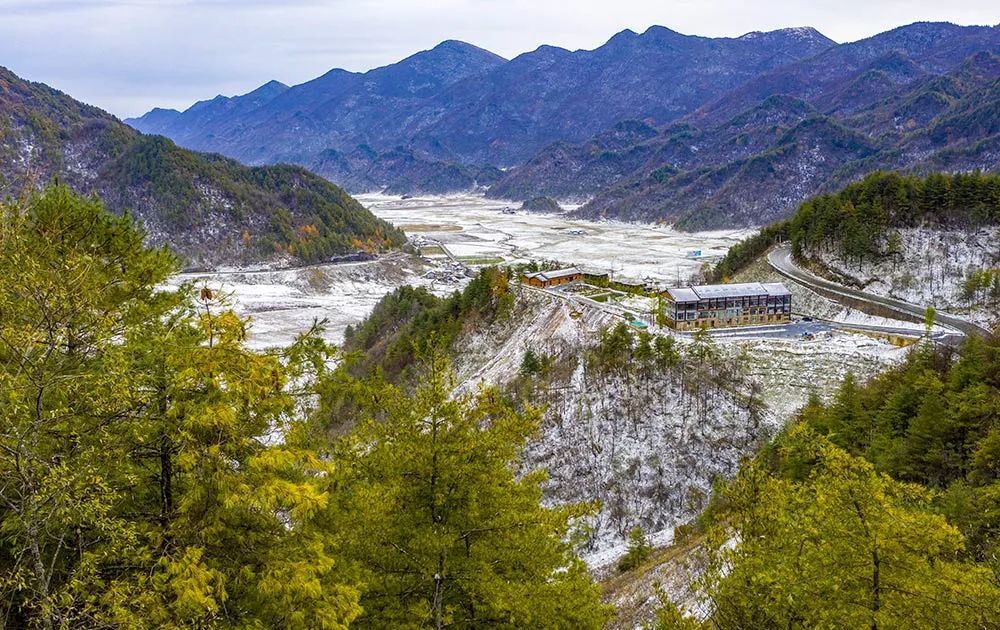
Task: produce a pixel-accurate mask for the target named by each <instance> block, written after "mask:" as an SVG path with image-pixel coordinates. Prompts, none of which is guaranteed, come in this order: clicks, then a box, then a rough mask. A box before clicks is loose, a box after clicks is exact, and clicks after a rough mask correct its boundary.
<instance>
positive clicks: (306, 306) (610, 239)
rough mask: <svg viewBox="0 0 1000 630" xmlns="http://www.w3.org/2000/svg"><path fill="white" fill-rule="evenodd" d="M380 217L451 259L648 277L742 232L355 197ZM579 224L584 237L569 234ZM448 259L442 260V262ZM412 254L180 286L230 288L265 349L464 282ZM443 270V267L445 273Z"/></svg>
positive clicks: (471, 203) (460, 201) (682, 274)
mask: <svg viewBox="0 0 1000 630" xmlns="http://www.w3.org/2000/svg"><path fill="white" fill-rule="evenodd" d="M359 199H361V200H362V202H363V203H365V205H367V206H369V208H370V209H371V210H372V211H373V212H375V213H376V214H377V215H379V216H380V217H383V218H386V219H388V220H390V221H392V222H393V223H395V224H396V225H397V226H399V227H401V228H403V229H404V231H406V232H407V234H408V235H410V236H418V235H423V236H426V237H429V238H432V239H434V240H437V241H440V242H442V243H443V244H444V245H445V246H446V247H447V248H448V251H449V252H450V253H451V254H452V255H453V256H456V257H459V258H468V259H473V258H474V259H478V260H476V261H472V260H470V262H492V261H493V260H494V259H502V260H505V261H525V260H537V261H542V260H553V259H555V260H560V261H563V262H566V263H569V264H575V265H581V266H584V267H587V268H594V269H605V270H611V269H614V270H615V271H616V272H617V273H619V274H621V275H622V276H623V277H630V278H635V279H642V278H645V277H647V276H649V277H654V278H661V279H669V280H671V281H672V280H673V279H675V278H677V277H679V278H681V279H682V280H683V279H685V278H687V277H688V275H689V274H690V273H692V272H694V271H696V270H697V269H698V268H699V267H700V265H701V262H699V261H697V260H694V259H690V258H687V257H686V253H687V252H688V251H689V250H695V249H700V250H702V252H703V253H704V254H705V255H722V254H724V253H725V252H726V250H727V249H728V248H729V247H730V246H731V245H732V244H733V243H735V242H737V241H739V240H740V238H742V237H743V236H745V235H746V234H747V232H746V231H730V232H710V233H702V234H686V233H683V232H677V231H674V230H672V229H670V228H665V227H656V226H650V225H640V224H629V223H621V222H601V223H597V222H589V221H578V220H570V219H568V218H566V217H564V216H562V215H550V214H527V213H519V214H516V215H508V214H503V213H502V212H500V209H501V208H503V207H505V205H506V204H504V203H503V202H497V201H493V200H489V199H486V198H484V197H482V196H477V195H471V194H466V195H456V196H449V197H425V198H416V199H405V200H404V199H401V198H398V197H387V196H382V195H364V196H360V197H359ZM570 230H583V231H584V232H586V234H584V235H571V234H569V233H568V232H569V231H570ZM445 261H446V259H445V258H443V257H442V259H441V260H440V261H439V264H444V262H445ZM433 266H434V265H433V264H430V265H429V266H428V265H427V264H424V263H422V262H420V261H419V260H417V259H415V258H412V257H408V256H403V255H393V256H387V257H383V258H381V259H379V260H377V261H372V262H365V263H342V264H330V265H316V266H311V267H305V268H299V269H284V270H272V269H267V268H245V269H232V268H230V269H220V270H217V271H212V272H205V273H185V274H181V275H179V276H177V277H175V278H174V279H172V280H171V281H170V284H172V285H177V284H179V283H181V282H187V281H193V282H197V283H207V284H208V285H209V286H211V287H213V288H216V289H221V290H223V291H224V292H228V293H230V294H231V295H232V299H233V300H234V302H235V307H236V310H237V311H238V312H239V313H240V314H242V315H246V316H250V317H251V318H252V324H251V328H250V345H251V346H253V347H255V348H265V347H273V346H280V345H287V344H289V343H291V342H292V341H293V340H294V339H295V337H296V336H297V335H299V334H300V333H302V332H304V331H306V330H308V329H309V327H310V326H311V325H312V322H313V320H315V319H323V318H326V319H328V320H329V324H328V327H327V332H326V335H325V338H326V339H327V340H328V341H330V342H332V343H339V342H340V341H341V340H342V339H343V332H344V329H345V328H346V327H347V326H348V325H349V324H355V323H358V322H360V321H361V320H362V319H364V318H365V317H366V316H367V315H368V313H370V312H371V310H372V308H374V306H375V304H376V303H377V302H378V300H379V299H380V298H381V297H382V296H383V295H385V294H386V293H389V292H391V291H393V290H395V289H396V288H398V287H400V286H403V285H406V284H410V285H417V286H427V287H429V288H430V289H431V290H432V291H433V292H435V293H438V294H446V293H450V292H451V291H454V290H455V289H458V288H460V287H461V283H454V282H449V281H441V280H433V279H431V278H426V277H424V274H425V273H426V272H427V271H428V269H431V268H433ZM446 275H447V274H446Z"/></svg>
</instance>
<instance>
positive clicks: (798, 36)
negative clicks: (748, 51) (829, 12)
mask: <svg viewBox="0 0 1000 630" xmlns="http://www.w3.org/2000/svg"><path fill="white" fill-rule="evenodd" d="M777 38H781V39H792V40H799V41H809V42H822V43H824V44H826V45H829V46H833V45H835V44H836V43H837V42H835V41H834V40H832V39H830V38H829V37H827V36H826V35H824V34H823V33H820V32H819V31H818V30H816V29H815V28H813V27H811V26H790V27H787V28H779V29H776V30H773V31H750V32H749V33H745V34H744V35H741V36H739V37H737V38H736V39H739V40H744V41H746V40H755V39H777Z"/></svg>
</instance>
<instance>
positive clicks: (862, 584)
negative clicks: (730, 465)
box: [702, 424, 1000, 628]
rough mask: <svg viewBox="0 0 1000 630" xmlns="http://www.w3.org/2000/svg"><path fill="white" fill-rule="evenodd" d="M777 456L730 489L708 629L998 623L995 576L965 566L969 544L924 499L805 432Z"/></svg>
mask: <svg viewBox="0 0 1000 630" xmlns="http://www.w3.org/2000/svg"><path fill="white" fill-rule="evenodd" d="M776 454H777V456H778V461H777V463H776V464H775V463H774V462H767V461H764V459H763V458H761V459H759V460H757V461H755V462H754V463H752V464H750V465H749V466H747V467H745V469H744V470H743V471H742V472H741V474H740V475H739V477H738V478H737V479H736V480H735V481H734V483H733V484H732V485H731V486H730V487H729V488H728V490H727V491H726V495H725V496H726V499H727V500H728V501H729V502H730V510H729V520H728V523H727V524H726V525H725V526H724V527H719V528H718V529H717V530H716V531H715V533H714V543H713V544H714V548H715V549H717V550H718V551H716V552H715V553H714V555H713V556H712V562H711V564H710V568H709V570H708V572H707V573H706V574H705V576H704V578H703V584H702V585H703V587H704V588H705V590H706V591H707V593H709V594H710V595H711V597H712V602H713V603H712V607H711V614H710V623H711V624H712V625H711V626H710V627H715V628H821V627H826V628H987V627H996V626H997V624H1000V583H998V580H997V574H996V573H995V572H994V571H993V570H991V569H990V568H989V567H987V566H985V565H981V564H976V563H973V562H969V561H967V560H963V558H962V552H963V550H964V541H963V538H962V535H961V533H960V532H959V531H958V529H957V528H956V527H955V526H953V525H950V524H949V523H948V522H947V521H946V520H945V518H944V517H943V516H941V515H939V514H935V513H934V512H933V510H932V503H931V502H932V496H933V495H932V493H931V492H930V491H929V490H927V489H926V488H923V487H921V486H919V485H915V484H907V483H902V482H898V481H895V480H893V479H892V478H890V477H889V476H887V475H884V474H880V473H878V472H877V471H875V469H874V467H873V466H872V465H871V464H870V463H868V462H867V461H865V460H864V459H861V458H858V457H854V456H851V455H849V454H848V453H846V452H844V451H843V450H842V449H840V448H838V447H836V446H834V445H833V444H831V443H830V442H829V441H828V440H827V439H826V438H823V437H822V436H820V435H818V434H817V433H816V432H815V431H814V430H812V429H810V428H809V427H808V426H806V425H801V424H800V425H797V426H794V427H793V428H792V429H791V430H790V431H789V432H788V434H787V435H785V436H784V438H783V439H782V440H781V441H780V442H779V445H778V449H777V452H776ZM774 465H776V466H777V470H778V474H774V473H773V472H772V469H771V468H772V466H774ZM726 540H730V541H732V542H731V543H730V544H725V541H726Z"/></svg>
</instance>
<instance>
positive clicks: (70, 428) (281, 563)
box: [0, 187, 359, 628]
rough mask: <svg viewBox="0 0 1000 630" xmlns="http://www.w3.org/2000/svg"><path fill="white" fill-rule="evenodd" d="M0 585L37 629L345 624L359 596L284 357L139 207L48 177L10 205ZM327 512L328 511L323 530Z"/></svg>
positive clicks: (291, 356)
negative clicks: (333, 529)
mask: <svg viewBox="0 0 1000 630" xmlns="http://www.w3.org/2000/svg"><path fill="white" fill-rule="evenodd" d="M2 212H3V217H2V220H0V225H3V226H4V228H3V229H2V230H0V241H2V242H0V249H2V250H3V251H4V253H5V256H4V257H3V258H2V259H0V275H2V276H3V278H4V282H3V283H0V342H2V343H0V391H2V392H3V404H0V510H2V516H3V527H2V528H0V566H2V567H3V568H4V570H5V571H4V577H3V578H2V579H0V592H2V594H3V597H2V599H0V601H3V602H4V604H2V605H4V606H5V607H6V610H5V611H4V614H3V618H5V619H7V620H8V622H10V623H12V624H13V625H15V626H28V627H33V626H41V627H108V626H122V627H150V626H158V627H180V626H195V625H197V626H212V625H226V626H247V627H254V626H257V627H279V626H280V627H300V628H305V627H309V628H312V627H325V628H339V627H344V626H345V625H346V624H347V623H348V622H350V621H351V619H353V618H354V617H355V616H357V614H358V612H359V608H358V605H357V597H358V593H357V590H356V589H354V588H353V587H352V586H350V585H349V584H344V581H342V580H340V579H338V576H337V574H336V573H335V572H334V566H335V562H334V554H335V551H336V549H335V544H334V542H335V540H336V539H335V537H333V536H331V535H330V533H329V530H327V529H322V528H319V527H318V526H317V523H316V521H315V518H316V516H318V515H319V514H321V511H322V510H323V508H324V507H325V506H326V504H327V503H328V500H329V497H328V495H327V494H326V485H325V482H323V481H322V476H323V475H325V474H329V464H328V463H327V462H324V461H321V460H320V459H319V458H317V457H316V456H315V455H314V454H312V453H311V452H310V451H308V450H306V449H302V448H298V447H295V446H294V445H293V442H292V441H291V440H287V441H286V443H285V444H284V445H278V446H268V445H267V441H268V437H269V436H270V435H271V434H272V433H273V432H283V433H286V435H288V436H292V435H293V434H294V427H293V426H291V425H290V424H289V423H288V421H287V419H288V418H289V417H290V415H291V412H292V411H293V408H294V401H293V399H292V397H291V396H290V392H289V390H288V382H289V377H290V373H289V370H291V371H292V372H296V371H298V370H299V368H298V367H296V366H293V364H295V363H299V362H303V361H305V362H308V361H309V360H311V359H312V358H313V357H311V356H310V355H311V354H312V353H313V351H314V350H316V349H319V346H318V345H317V344H316V343H315V342H314V340H312V339H304V340H302V343H301V344H298V345H297V346H296V347H293V348H292V349H291V350H290V351H289V353H288V356H286V357H284V358H281V357H278V356H274V355H266V354H260V353H255V352H252V351H250V350H248V349H246V347H245V345H244V343H245V339H246V322H244V321H243V320H241V319H240V318H239V317H237V316H236V315H235V314H234V313H232V312H231V311H229V310H228V309H226V308H225V305H224V304H220V303H219V302H218V301H217V300H216V299H215V298H214V296H213V295H212V292H211V291H210V290H207V289H205V290H203V291H202V292H201V293H200V301H196V300H195V298H194V296H193V294H192V291H191V290H190V289H184V290H181V291H167V290H160V289H159V288H158V287H159V285H161V284H162V283H163V281H164V280H165V279H166V278H167V277H168V276H169V274H171V273H172V272H173V271H174V269H175V268H176V265H175V262H174V259H173V257H172V256H170V255H169V254H168V253H167V252H165V251H162V250H152V249H147V248H145V247H144V246H143V237H144V235H143V234H142V232H141V231H139V230H137V229H136V228H135V226H134V225H133V224H132V222H131V220H130V219H129V218H128V217H114V216H112V215H110V214H108V213H106V212H105V211H104V209H103V208H102V207H101V206H100V204H99V203H97V202H94V201H88V200H84V199H81V198H79V197H76V196H74V195H73V194H72V193H70V192H69V191H68V190H67V189H65V188H63V187H54V188H51V189H48V190H46V191H45V192H43V193H41V194H39V195H37V196H35V197H32V198H31V199H30V200H29V201H28V202H27V203H26V204H25V205H23V206H22V205H21V204H8V205H5V206H2ZM324 523H325V521H324Z"/></svg>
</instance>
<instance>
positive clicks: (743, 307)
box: [662, 282, 792, 330]
mask: <svg viewBox="0 0 1000 630" xmlns="http://www.w3.org/2000/svg"><path fill="white" fill-rule="evenodd" d="M662 297H663V314H664V316H665V317H666V323H667V325H668V326H670V327H671V328H674V329H676V330H696V329H698V328H728V327H731V326H755V325H761V324H781V323H786V322H789V321H791V319H792V294H791V292H790V291H789V290H788V289H787V288H785V285H783V284H781V283H780V282H775V283H760V282H748V283H743V284H709V285H702V286H696V287H675V288H671V289H667V290H666V291H664V292H663V293H662Z"/></svg>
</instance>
